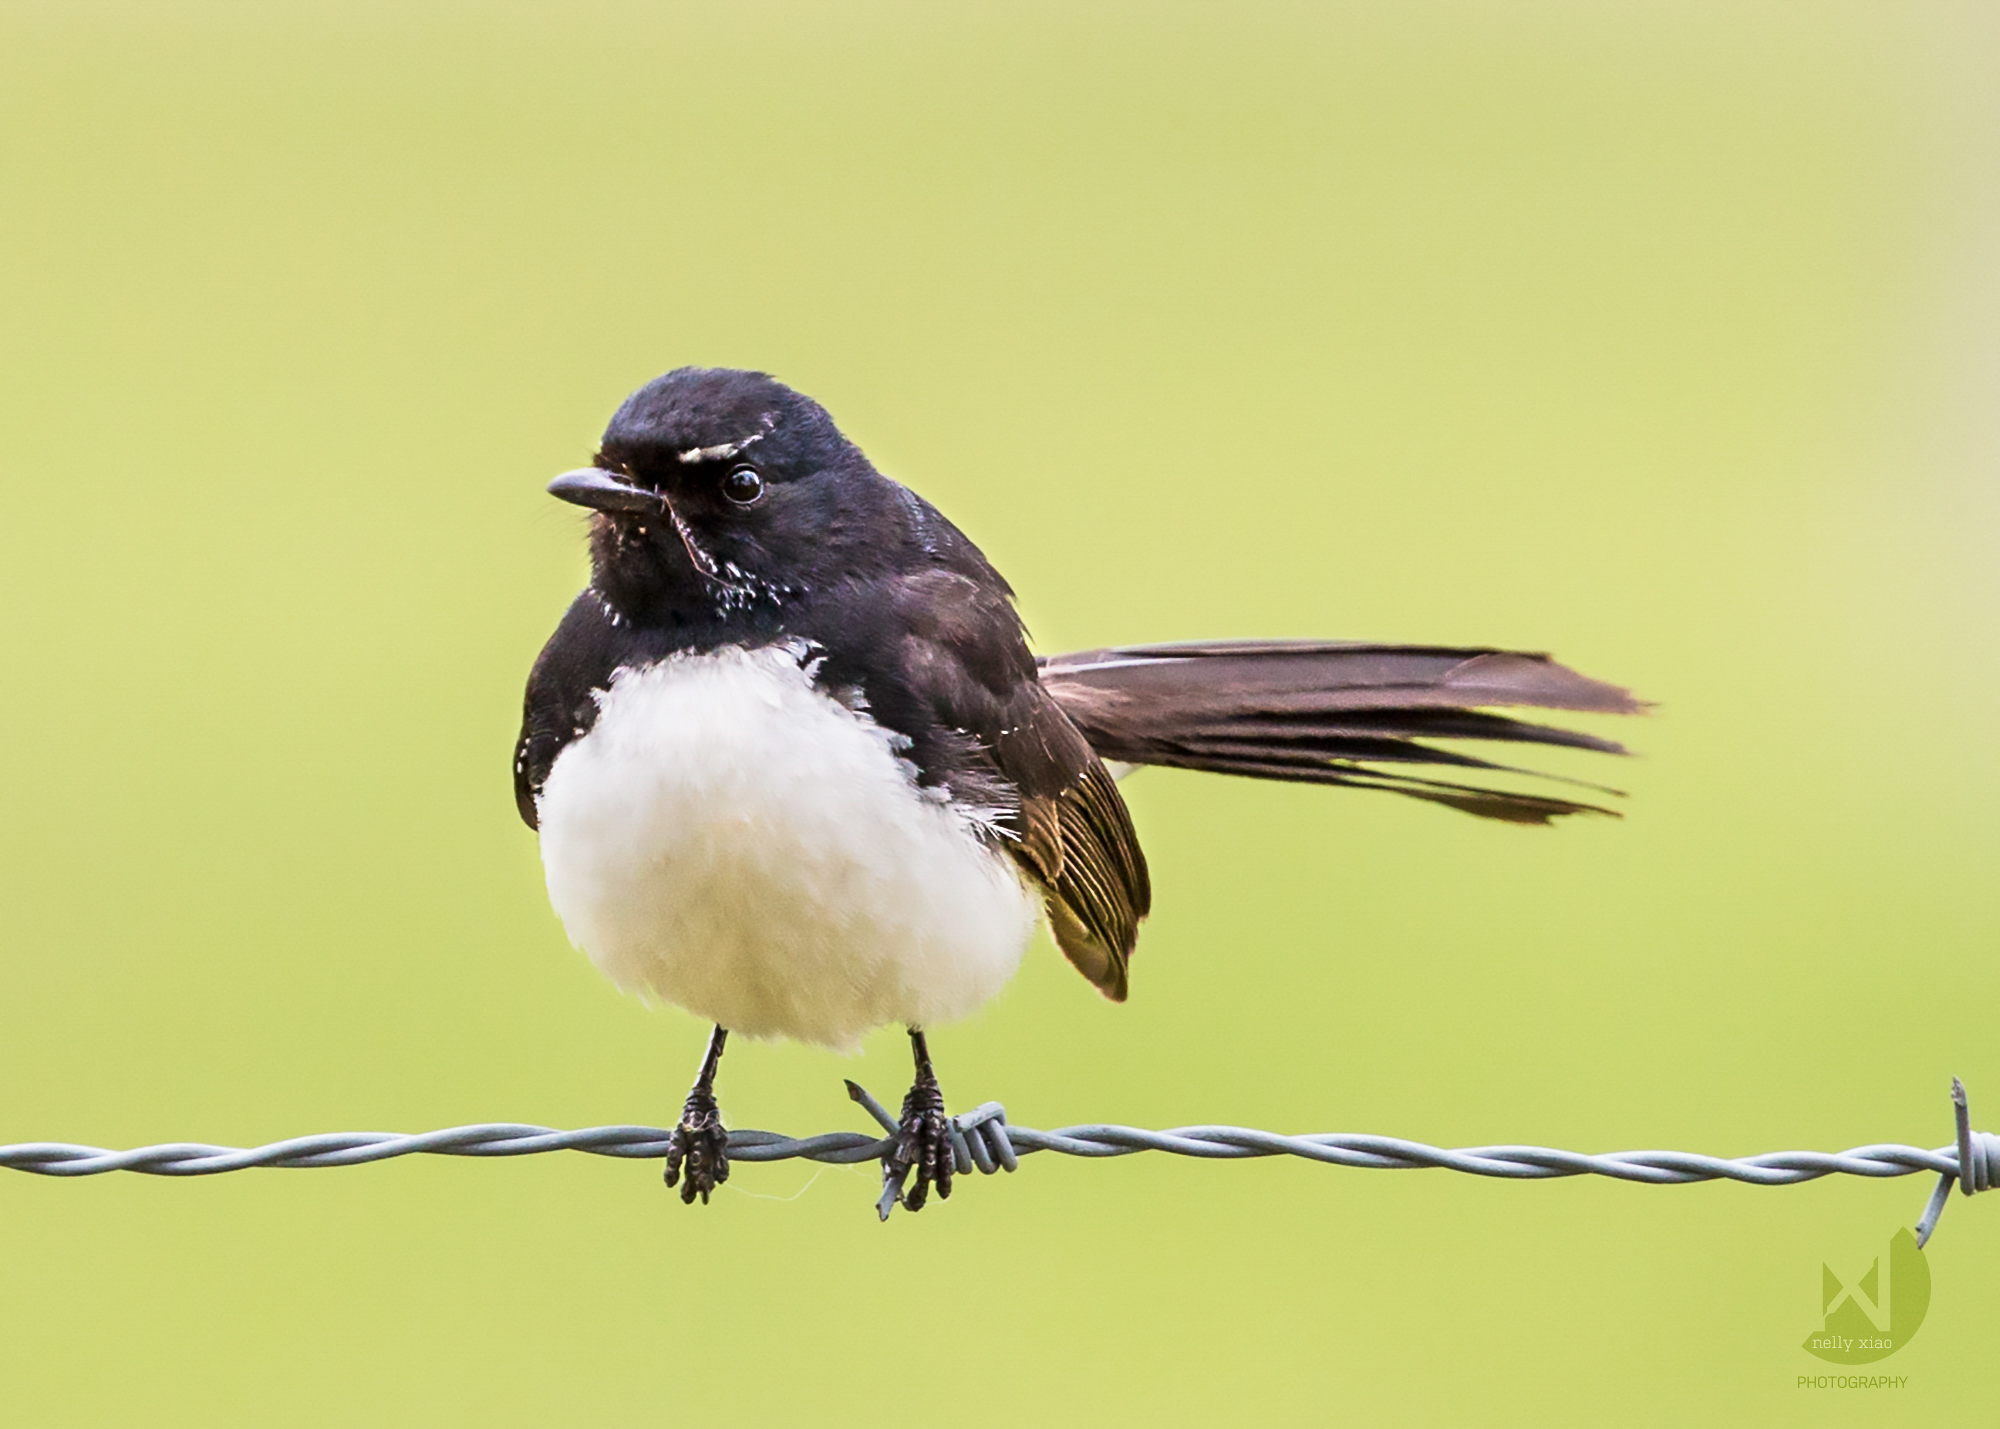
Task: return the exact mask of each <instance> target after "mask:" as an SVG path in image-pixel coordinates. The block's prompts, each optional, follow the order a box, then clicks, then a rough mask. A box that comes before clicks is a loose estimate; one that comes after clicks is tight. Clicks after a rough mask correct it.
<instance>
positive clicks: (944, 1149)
mask: <svg viewBox="0 0 2000 1429" xmlns="http://www.w3.org/2000/svg"><path fill="white" fill-rule="evenodd" d="M885 1169H886V1170H887V1171H888V1173H889V1174H890V1176H892V1177H893V1178H894V1181H895V1184H896V1185H897V1186H898V1187H899V1188H900V1187H901V1185H902V1183H903V1179H904V1178H905V1177H906V1176H908V1175H909V1174H910V1172H912V1171H914V1172H916V1173H917V1184H916V1185H914V1186H912V1187H910V1189H909V1190H908V1191H901V1190H899V1191H898V1194H897V1197H896V1199H897V1200H899V1201H901V1202H902V1203H903V1205H904V1207H905V1208H906V1209H908V1210H912V1211H921V1210H922V1209H923V1208H924V1202H925V1201H927V1200H928V1199H930V1190H931V1185H932V1183H933V1182H935V1183H936V1185H937V1193H938V1198H939V1199H940V1200H948V1199H950V1196H951V1176H952V1172H953V1170H954V1169H955V1167H954V1165H953V1160H952V1149H951V1118H949V1117H947V1116H946V1115H945V1114H944V1093H943V1092H942V1091H940V1090H939V1089H938V1084H937V1078H936V1077H934V1076H932V1075H931V1072H930V1068H929V1067H924V1068H921V1069H920V1070H919V1071H918V1073H917V1081H916V1085H914V1086H912V1087H911V1088H910V1094H909V1095H908V1096H906V1097H904V1098H903V1116H902V1120H901V1122H900V1124H899V1125H898V1128H897V1131H896V1145H895V1147H894V1149H893V1150H891V1151H890V1153H889V1158H888V1165H887V1167H886V1168H885ZM885 1214H886V1211H885Z"/></svg>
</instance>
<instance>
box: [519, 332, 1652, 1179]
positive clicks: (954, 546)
mask: <svg viewBox="0 0 2000 1429" xmlns="http://www.w3.org/2000/svg"><path fill="white" fill-rule="evenodd" d="M549 491H550V492H551V493H552V494H553V495H555V496H558V497H561V498H562V499H563V500H565V501H570V502H574V503H576V504H577V505H579V506H585V507H589V508H590V509H591V510H592V511H593V512H594V513H595V514H594V515H593V516H592V518H591V522H590V557H591V580H590V584H589V586H588V587H587V588H585V590H584V591H583V593H582V594H580V595H579V596H578V597H577V598H576V600H575V602H574V603H573V604H572V605H571V606H570V608H569V611H568V613H567V614H565V615H564V617H563V619H562V622H561V624H560V625H558V626H557V627H556V631H555V634H554V635H553V636H552V637H551V638H550V640H549V642H548V644H547V646H546V647H545V648H544V649H543V650H542V653H541V656H540V658H538V659H537V660H536V661H535V665H534V669H533V672H532V673H531V674H530V676H529V679H528V691H527V699H526V710H525V716H524V719H523V722H522V730H521V738H520V743H519V745H518V747H517V750H516V755H515V761H514V792H515V798H516V800H517V802H518V804H519V807H520V811H521V817H522V818H523V819H524V820H526V821H527V823H528V825H529V827H531V828H534V829H538V830H539V831H540V837H541V853H542V863H543V868H544V870H545V872H546V875H547V880H548V891H549V898H550V901H551V902H552V903H553V904H554V906H555V911H556V913H557V915H558V916H559V917H560V918H561V920H562V923H563V926H564V928H565V929H566V931H567V932H568V934H569V936H570V938H571V940H572V941H573V942H574V943H576V945H577V946H578V947H580V948H581V949H583V950H584V952H586V953H587V954H588V955H589V956H590V959H591V961H592V962H593V963H595V964H596V966H597V967H598V968H599V969H600V970H602V971H603V972H604V974H605V975H606V976H608V977H609V978H610V979H611V980H612V981H613V982H614V983H616V984H617V985H618V986H619V987H620V988H622V989H624V990H626V991H628V992H632V993H636V994H639V995H641V996H643V997H646V998H649V999H656V1000H659V1001H664V1002H670V1003H674V1004H677V1005H678V1006H681V1007H684V1008H686V1009H688V1010H689V1011H691V1012H693V1013H695V1014H697V1015H698V1016H700V1017H702V1018H705V1019H707V1020H708V1021H710V1022H712V1023H713V1024H714V1031H713V1032H712V1033H711V1035H710V1038H709V1044H708V1051H707V1055H706V1056H705V1058H704V1059H703V1062H702V1066H701V1070H700V1074H699V1076H698V1078H697V1079H696V1081H695V1084H694V1088H693V1091H692V1092H691V1094H690V1095H689V1097H688V1099H687V1104H686V1108H685V1110H684V1112H683V1114H682V1116H681V1119H680V1123H679V1125H678V1126H677V1127H676V1128H675V1130H674V1133H673V1140H672V1148H671V1151H670V1154H669V1156H668V1160H667V1170H666V1179H667V1184H669V1185H674V1184H677V1183H678V1181H679V1179H680V1177H681V1175H682V1173H683V1172H685V1175H686V1182H685V1184H684V1186H683V1187H682V1191H681V1196H682V1199H683V1200H686V1201H690V1202H691V1201H693V1200H694V1198H695V1197H696V1196H697V1195H699V1196H700V1197H701V1198H702V1199H703V1200H704V1201H705V1200H707V1198H708V1195H709V1192H710V1191H712V1190H713V1189H714V1188H715V1186H716V1185H717V1184H718V1183H720V1182H721V1181H723V1180H724V1179H726V1178H727V1176H728V1174H729V1163H728V1157H727V1154H726V1151H727V1142H726V1134H725V1132H724V1131H723V1127H722V1121H721V1117H720V1114H719V1112H718V1109H717V1106H716V1101H715V1094H714V1082H715V1073H716V1067H717V1063H718V1061H719V1059H720V1058H721V1055H722V1049H723V1044H724V1041H725V1039H726V1038H727V1036H728V1034H729V1032H730V1031H735V1032H738V1033H740V1034H743V1035H746V1036H749V1037H753V1038H774V1037H787V1038H793V1039H796V1040H798V1041H801V1042H808V1043H812V1044H814V1045H817V1046H821V1047H828V1048H835V1049H839V1050H852V1049H853V1048H855V1047H856V1046H857V1045H858V1044H859V1042H860V1040H861V1038H862V1037H863V1036H864V1035H865V1034H866V1033H868V1032H869V1031H871V1030H873V1029H874V1028H877V1027H881V1026H884V1025H887V1024H900V1025H902V1026H903V1027H905V1028H907V1029H908V1030H909V1035H910V1040H911V1043H912V1048H913V1051H914V1055H915V1059H916V1080H915V1084H914V1086H913V1087H912V1088H911V1091H910V1094H909V1096H908V1098H907V1099H906V1100H905V1102H904V1104H903V1109H902V1120H901V1130H900V1134H899V1136H898V1137H897V1140H896V1146H895V1152H894V1155H893V1158H892V1164H893V1169H894V1171H895V1173H896V1179H897V1180H898V1182H899V1183H900V1182H901V1181H902V1180H904V1179H905V1178H906V1177H907V1175H908V1173H910V1172H914V1173H915V1183H914V1185H913V1186H912V1187H911V1189H910V1190H909V1191H908V1193H907V1195H906V1197H905V1204H906V1205H908V1206H909V1207H910V1209H912V1210H915V1209H918V1208H920V1207H921V1206H922V1205H923V1204H924V1201H925V1198H926V1196H927V1194H928V1191H929V1188H930V1187H931V1186H932V1185H933V1184H935V1186H936V1188H937V1191H938V1194H939V1195H940V1196H948V1195H950V1194H951V1171H952V1154H951V1146H950V1141H949V1133H948V1126H947V1123H946V1119H945V1114H944V1101H943V1097H942V1095H941V1094H940V1092H939V1089H938V1082H937V1078H936V1076H935V1074H934V1073H933V1071H932V1068H931V1062H930V1056H929V1050H928V1047H927V1045H926V1043H925V1040H924V1033H925V1032H926V1030H928V1029H931V1028H934V1027H937V1026H938V1025H939V1024H941V1023H946V1022H950V1021H953V1020H954V1019H957V1018H962V1017H965V1016H967V1015H968V1014H970V1013H971V1012H973V1011H974V1010H975V1009H977V1008H978V1007H979V1006H980V1005H981V1004H982V1003H984V1002H986V1001H987V1000H988V999H990V998H991V997H993V996H994V995H995V994H996V993H998V992H999V991H1000V989H1001V988H1002V987H1003V986H1004V985H1005V984H1006V982H1007V980H1008V979H1009V978H1010V977H1011V976H1012V975H1013V973H1014V970H1015V968H1016V966H1017V965H1018V963H1019V962H1020V959H1021V956H1022V953H1023V951H1024V950H1025V949H1026V947H1027V945H1028V942H1029V940H1030V938H1031V936H1032V934H1033V933H1034V930H1035V927H1036V924H1037V921H1038V920H1039V919H1042V918H1046V920H1047V922H1048V926H1049V928H1050V930H1051V932H1052V933H1053V934H1054V937H1055V942H1056V944H1057V946H1058V947H1060V948H1061V949H1062V951H1063V953H1064V954H1065V956H1067V957H1068V959H1069V960H1070V962H1072V963H1074V964H1075V965H1076V968H1077V970H1078V971H1079V972H1081V973H1082V974H1083V975H1084V976H1085V977H1086V978H1088V979H1089V980H1090V981H1091V982H1092V983H1093V984H1095V985H1096V987H1097V988H1098V990H1099V991H1100V992H1102V993H1103V994H1104V995H1105V996H1106V997H1108V998H1111V999H1113V1000H1115V1001H1122V1000H1123V999H1124V997H1125V994H1126V985H1127V978H1128V976H1129V971H1130V966H1131V960H1132V950H1133V945H1134V943H1135V942H1136V940H1137V937H1138V931H1139V923H1140V921H1141V920H1142V919H1144V918H1145V916H1146V913H1147V909H1148V906H1149V905H1150V903H1151V900H1152V892H1151V888H1150V886H1149V884H1148V880H1147V874H1146V860H1145V856H1144V854H1142V853H1141V852H1140V849H1139V840H1138V838H1137V836H1136V835H1135V834H1134V832H1133V828H1132V820H1131V817H1130V816H1129V815H1128V814H1127V812H1126V808H1125V802H1124V800H1123V799H1122V798H1121V797H1120V795H1119V792H1118V786H1117V784H1116V783H1115V782H1114V777H1113V773H1112V768H1111V767H1109V766H1114V765H1142V764H1159V765H1171V766H1175V767H1179V768H1183V769H1211V770H1216V771H1219V772H1222V773H1227V774H1247V775H1251V776H1255V777H1259V778H1267V779H1289V780H1303V781H1307V782H1311V783H1320V784H1341V785H1348V786H1350V787H1354V788H1363V789H1384V790H1388V791H1391V792H1393V793H1397V794H1403V795H1407V796H1409V797H1411V798H1415V799H1425V800H1429V801H1431V802H1433V803H1437V804H1444V805H1447V806H1449V807H1451V808H1455V809H1460V810H1464V811H1465V812H1467V813H1472V814H1478V815H1483V816H1485V817H1489V818H1495V819H1506V820H1512V821H1514V822H1518V823H1544V822H1546V821H1548V820H1549V819H1552V818H1555V817H1557V816H1559V815H1563V814H1570V813H1575V812H1578V811H1580V810H1584V809H1589V808H1592V807H1594V806H1592V805H1589V804H1585V803H1579V802H1576V801H1574V800H1571V799H1567V798H1562V797H1556V796H1552V795H1540V794H1522V793H1516V792H1511V791H1508V790H1504V789H1498V788H1490V787H1485V786H1483V785H1481V784H1479V783H1468V782H1466V780H1467V778H1468V777H1473V778H1477V776H1478V775H1479V774H1480V773H1481V772H1482V771H1484V772H1490V771H1495V770H1505V769H1507V766H1505V765H1500V764H1495V763H1491V762H1489V761H1486V760H1483V759H1480V758H1476V757H1474V756H1472V755H1469V754H1465V753H1461V752H1458V751H1456V750H1451V749H1446V748H1441V747H1437V746H1434V745H1430V744H1426V743H1421V742H1419V741H1420V740H1422V739H1424V738H1425V737H1430V738H1444V739H1451V740H1465V739H1472V740H1498V741H1511V742H1516V743H1528V744H1544V745H1567V746H1571V747H1575V748H1583V749H1595V750H1603V751H1606V752H1610V753H1621V752H1622V750H1621V749H1620V748H1619V746H1618V745H1616V744H1613V743H1611V742H1609V741H1607V740H1603V739H1599V738H1596V737H1594V736H1591V735H1586V734H1580V733H1575V732H1572V731H1567V730H1561V729H1555V728H1551V727H1549V726H1546V725H1541V724H1533V723H1528V722H1524V721H1521V720H1518V719H1514V718H1511V717H1509V716H1506V715H1502V714H1497V713H1494V712H1493V711H1494V710H1495V709H1496V708H1504V707H1508V706H1535V707H1541V708H1548V709H1562V710H1588V711H1598V712H1615V713H1627V712H1631V711H1633V710H1635V709H1637V708H1638V705H1637V703H1636V702H1635V701H1634V699H1633V698H1632V697H1631V696H1630V695H1629V694H1628V693H1627V692H1626V691H1624V690H1621V689H1618V688H1615V687H1613V686H1610V685H1605V684H1600V683H1598V682H1597V681H1594V680H1589V679H1585V678H1584V677H1583V676H1581V675H1578V674H1576V673H1575V672H1573V671H1571V670H1568V669H1565V668H1564V667H1563V666H1561V665H1558V664H1555V663H1554V662H1552V661H1550V660H1549V659H1548V658H1547V657H1545V656H1541V655H1528V654H1518V653H1513V652H1508V651H1500V650H1486V649H1439V648H1432V647H1426V646H1412V645H1370V644H1358V643H1344V642H1327V641H1244V642H1223V643H1212V644H1186V645H1150V646H1130V647H1124V648H1118V649H1107V650H1093V651H1088V652H1085V653H1080V654H1073V655H1056V656H1051V657H1047V658H1043V659H1039V660H1038V659H1037V658H1036V657H1035V656H1034V655H1033V654H1031V653H1030V652H1029V648H1028V643H1027V639H1026V636H1025V633H1024V631H1023V628H1022V625H1021V621H1020V618H1019V616H1018V615H1017V614H1016V612H1015V609H1014V603H1013V591H1012V590H1011V589H1010V588H1009V587H1008V585H1007V582H1006V581H1005V580H1003V579H1002V578H1001V577H1000V574H999V573H998V572H997V571H995V570H994V569H993V567H992V566H991V565H989V564H988V563H987V560H986V558H985V557H984V556H982V555H981V554H980V552H979V548H978V547H976V546H974V545H973V544H972V542H971V541H969V540H967V539H966V538H965V536H964V535H962V534H961V533H960V532H959V531H958V529H957V528H956V527H954V526H953V525H952V524H951V523H950V522H949V521H947V520H946V519H945V518H944V517H943V516H941V515H940V514H939V513H938V512H937V510H936V509H935V508H933V507H932V506H931V505H930V504H929V503H928V502H926V501H924V499H923V498H922V497H920V496H918V495H916V493H914V492H912V491H910V490H909V489H908V488H907V487H904V486H901V485H899V484H897V483H896V482H894V481H891V480H890V479H889V478H887V477H885V476H883V475H882V474H881V473H880V472H878V471H877V470H876V469H875V468H874V466H873V465H872V464H870V462H869V460H868V458H867V457H866V456H864V455H863V454H862V453H861V450H860V449H859V448H858V447H856V446H855V445H854V444H853V443H852V442H850V441H848V440H847V438H845V437H844V436H842V435H841V433H840V431H839V429H838V428H836V427H835V426H834V424H833V419H832V418H831V417H830V416H828V415H827V413H826V411H825V409H823V408H822V407H820V406H819V404H818V403H816V402H814V401H812V400H811V399H809V398H807V397H805V396H803V395H801V394H800V393H798V392H795V391H793V390H792V389H790V388H789V387H786V386H784V385H783V384H782V383H779V382H777V381H776V380H774V379H773V378H771V377H768V376H765V375H764V374H762V373H757V372H739V371H731V370H726V369H714V368H692V367H684V368H681V369H679V370H677V371H674V372H670V373H668V374H667V375H665V376H664V377H661V378H658V379H657V380H655V381H653V382H650V383H648V384H647V385H646V386H644V387H642V388H640V389H639V390H638V391H637V392H635V393H633V394H632V396H631V397H630V398H628V399H627V400H626V402H625V404H624V405H623V406H621V407H620V408H619V409H618V411H617V413H616V414H615V415H614V416H613V417H612V419H611V424H610V426H609V427H607V428H606V430H605V433H604V439H603V442H602V444H601V445H600V446H599V448H598V450H597V454H596V456H595V457H594V458H593V459H592V462H591V464H590V465H589V466H586V467H582V468H579V469H578V470H575V471H569V472H565V473H563V474H562V475H561V476H559V477H557V478H556V479H555V481H554V482H553V483H551V484H550V486H549ZM1425 766H1431V767H1433V768H1435V767H1439V766H1442V767H1443V768H1444V769H1445V770H1448V771H1449V772H1450V774H1451V776H1452V777H1450V778H1442V777H1435V775H1434V774H1433V773H1430V772H1427V773H1425V774H1422V775H1419V774H1417V773H1413V772H1411V771H1412V769H1413V768H1424V767H1425ZM1509 772H1518V771H1509Z"/></svg>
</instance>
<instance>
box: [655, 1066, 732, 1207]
mask: <svg viewBox="0 0 2000 1429" xmlns="http://www.w3.org/2000/svg"><path fill="white" fill-rule="evenodd" d="M683 1170H685V1171H686V1172H687V1179H686V1181H682V1180H681V1172H682V1171H683ZM728 1179H729V1133H728V1132H727V1131H724V1130H723V1128H722V1112H721V1109H720V1108H718V1107H717V1106H716V1104H715V1096H714V1094H713V1093H712V1092H709V1091H708V1090H706V1089H705V1088H702V1087H696V1088H695V1089H694V1091H692V1092H691V1093H689V1094H688V1099H687V1105H686V1106H685V1107H684V1108H682V1110H681V1124H680V1125H679V1126H677V1127H675V1128H674V1129H673V1133H672V1134H671V1135H670V1136H669V1137H668V1138H667V1184H668V1185H669V1186H673V1185H678V1186H680V1188H681V1200H682V1201H683V1202H685V1203H686V1204H688V1205H690V1206H692V1205H693V1204H694V1198H695V1197H696V1196H699V1197H701V1203H702V1204H703V1205H704V1206H705V1205H707V1204H708V1194H709V1192H711V1191H713V1190H714V1189H715V1188H716V1187H717V1186H720V1185H721V1184H722V1183H723V1182H724V1181H727V1180H728Z"/></svg>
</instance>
